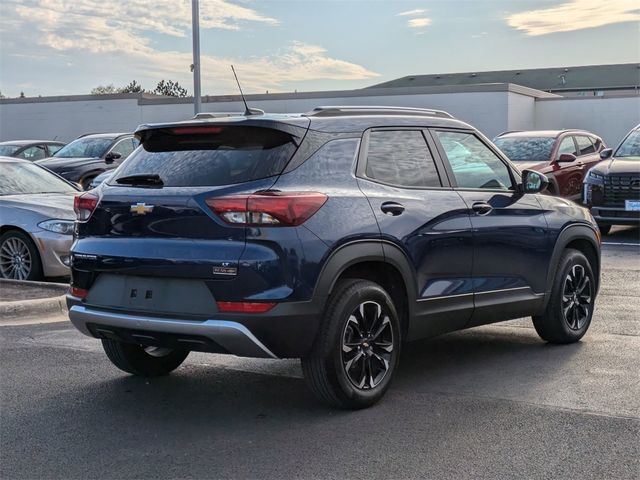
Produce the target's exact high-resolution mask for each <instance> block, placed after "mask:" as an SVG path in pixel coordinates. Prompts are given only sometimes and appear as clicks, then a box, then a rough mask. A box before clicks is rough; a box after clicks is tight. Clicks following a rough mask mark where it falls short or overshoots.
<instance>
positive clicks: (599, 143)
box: [591, 137, 603, 152]
mask: <svg viewBox="0 0 640 480" xmlns="http://www.w3.org/2000/svg"><path fill="white" fill-rule="evenodd" d="M591 141H592V142H593V145H594V148H595V149H596V152H599V151H600V150H602V148H603V144H602V140H601V139H600V138H598V137H591Z"/></svg>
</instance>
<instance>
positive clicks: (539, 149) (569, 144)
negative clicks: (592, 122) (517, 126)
mask: <svg viewBox="0 0 640 480" xmlns="http://www.w3.org/2000/svg"><path fill="white" fill-rule="evenodd" d="M493 142H494V143H495V144H496V146H497V147H498V148H499V149H500V150H502V151H503V152H504V153H505V154H506V155H507V157H509V159H510V160H511V161H513V162H515V163H516V165H517V166H518V168H520V170H524V169H530V170H537V171H538V172H541V173H544V174H545V175H546V176H547V178H549V187H548V189H547V190H548V191H549V193H551V194H552V195H558V196H560V197H566V198H570V199H572V200H579V199H580V197H581V193H582V181H583V180H584V177H585V175H586V174H587V172H588V171H589V169H590V168H591V167H593V166H594V165H595V164H596V163H598V162H599V161H601V159H600V151H601V150H603V149H605V148H607V146H606V145H605V143H604V142H603V141H602V139H601V138H600V137H598V136H597V135H595V134H593V133H591V132H587V131H585V130H539V131H528V132H505V133H501V134H500V135H498V136H497V137H496V138H495V139H494V140H493Z"/></svg>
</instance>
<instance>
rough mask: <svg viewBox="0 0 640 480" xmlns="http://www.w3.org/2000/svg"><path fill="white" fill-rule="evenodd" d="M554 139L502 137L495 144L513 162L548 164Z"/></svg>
mask: <svg viewBox="0 0 640 480" xmlns="http://www.w3.org/2000/svg"><path fill="white" fill-rule="evenodd" d="M555 141H556V139H555V138H554V137H500V138H496V139H495V141H494V142H493V143H495V145H496V147H498V148H499V149H500V150H502V151H503V153H504V154H505V155H506V156H507V157H509V159H510V160H511V161H513V162H548V161H549V160H550V158H551V150H552V149H553V144H554V142H555Z"/></svg>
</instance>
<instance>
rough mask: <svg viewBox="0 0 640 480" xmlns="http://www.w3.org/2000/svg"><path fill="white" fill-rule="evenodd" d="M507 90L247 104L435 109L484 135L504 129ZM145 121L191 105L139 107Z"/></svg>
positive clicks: (236, 105)
mask: <svg viewBox="0 0 640 480" xmlns="http://www.w3.org/2000/svg"><path fill="white" fill-rule="evenodd" d="M507 95H508V93H507V92H471V93H447V94H425V95H384V96H381V95H380V96H362V95H358V96H353V97H340V98H332V97H330V96H327V97H325V98H300V99H295V98H293V99H286V100H252V101H250V106H251V107H253V108H260V109H262V110H264V111H265V112H270V113H300V112H308V111H310V110H312V109H313V108H315V107H318V106H323V105H382V106H396V107H417V108H434V109H438V110H446V111H447V112H449V113H451V114H452V115H453V116H455V117H456V118H459V119H460V120H463V121H465V122H468V123H470V124H472V125H474V126H475V127H476V128H478V129H480V130H481V131H482V132H483V133H484V134H485V135H488V136H490V137H491V136H493V135H496V134H497V133H499V132H501V131H504V130H506V129H507V125H508V122H507ZM142 110H143V113H142V118H143V121H144V122H164V121H171V120H176V119H186V118H190V117H191V116H192V112H193V106H192V105H190V104H173V105H158V104H148V105H143V106H142ZM202 110H203V111H206V112H238V111H243V110H244V106H243V105H242V103H240V102H237V101H233V102H211V103H206V102H205V103H203V104H202Z"/></svg>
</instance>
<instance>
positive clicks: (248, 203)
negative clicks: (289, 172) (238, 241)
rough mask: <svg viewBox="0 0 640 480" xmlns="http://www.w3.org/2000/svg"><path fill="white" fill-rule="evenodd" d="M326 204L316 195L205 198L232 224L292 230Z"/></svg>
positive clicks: (288, 193)
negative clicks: (291, 228) (290, 228)
mask: <svg viewBox="0 0 640 480" xmlns="http://www.w3.org/2000/svg"><path fill="white" fill-rule="evenodd" d="M326 201H327V196H326V195H325V194H324V193H318V192H260V193H254V194H252V195H234V196H229V197H214V198H208V199H207V200H206V203H207V205H208V206H209V207H210V208H211V210H213V212H214V213H216V214H217V215H219V216H220V218H222V220H224V221H225V222H226V223H229V224H231V225H238V226H240V225H245V226H271V227H292V226H298V225H302V224H303V223H304V222H306V221H307V220H308V219H309V218H311V216H313V215H314V214H315V213H316V212H317V211H318V210H319V209H320V207H322V205H324V204H325V202H326Z"/></svg>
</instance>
